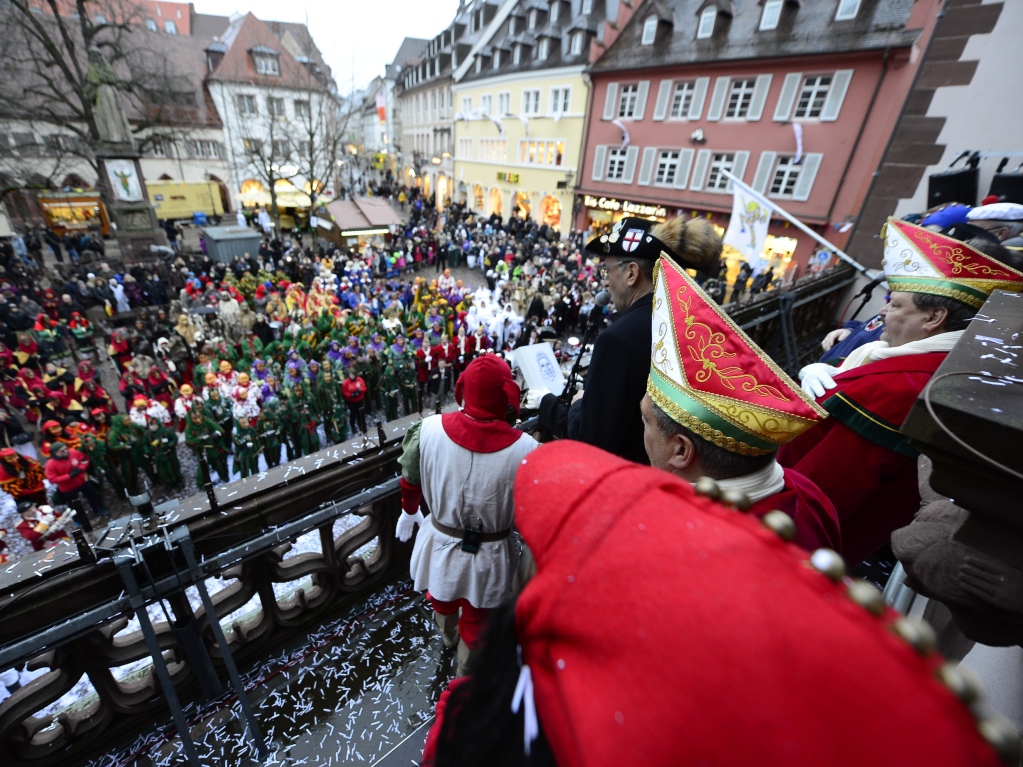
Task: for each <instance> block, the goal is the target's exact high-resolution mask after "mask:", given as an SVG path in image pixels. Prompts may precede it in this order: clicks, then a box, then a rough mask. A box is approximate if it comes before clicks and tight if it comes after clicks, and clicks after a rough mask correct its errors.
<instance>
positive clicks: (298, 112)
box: [295, 101, 312, 117]
mask: <svg viewBox="0 0 1023 767" xmlns="http://www.w3.org/2000/svg"><path fill="white" fill-rule="evenodd" d="M310 114H312V113H311V112H310V111H309V102H308V101H296V102H295V117H309V116H310Z"/></svg>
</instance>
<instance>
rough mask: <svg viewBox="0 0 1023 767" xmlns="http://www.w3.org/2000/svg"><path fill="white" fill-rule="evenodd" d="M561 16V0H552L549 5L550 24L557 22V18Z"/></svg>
mask: <svg viewBox="0 0 1023 767" xmlns="http://www.w3.org/2000/svg"><path fill="white" fill-rule="evenodd" d="M560 15H561V0H554V2H553V3H551V22H555V21H557V20H558V16H560Z"/></svg>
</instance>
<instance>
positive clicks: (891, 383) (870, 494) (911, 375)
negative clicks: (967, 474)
mask: <svg viewBox="0 0 1023 767" xmlns="http://www.w3.org/2000/svg"><path fill="white" fill-rule="evenodd" d="M945 356H946V355H945V354H944V353H941V352H933V353H930V354H912V355H909V356H905V357H891V358H889V359H884V360H879V361H877V362H872V363H870V364H868V365H862V366H860V367H857V368H853V369H852V370H849V371H847V372H843V373H841V374H839V375H837V376H835V383H836V384H837V385H838V388H836V389H832V390H831V391H829V392H828V394H826V395H825V396H824V397H822V398H821V399H822V404H823V405H824V408H825V409H826V410H827V411H828V412H829V413H830V414H831V416H832V417H831V418H829V419H828V420H827V421H825V422H824V423H821V424H818V425H817V426H815V427H814V428H813V429H810V430H809V431H806V432H804V433H803V434H801V435H800V436H798V437H796V438H795V439H794V440H792V442H790V443H789V444H787V445H785V446H783V447H782V449H781V450H780V451H779V452H778V462H779V463H781V465H782V466H784V467H786V468H792V469H795V470H796V471H798V472H799V473H800V474H802V475H804V476H805V477H807V478H808V479H810V480H811V481H812V482H813V483H814V484H816V485H817V486H818V487H819V488H820V489H821V490H822V491H823V492H824V494H825V495H826V496H827V497H828V498H830V499H831V502H832V503H834V504H835V509H836V510H837V511H838V519H839V523H840V524H841V526H842V548H841V552H842V555H843V556H844V557H845V558H846V559H848V560H849V561H850V562H859V561H861V560H862V559H864V558H865V557H868V556H870V555H871V554H872V553H873V552H874V551H876V550H877V549H879V548H880V547H881V546H884V545H885V544H886V543H887V542H888V540H889V537H890V535H891V532H892V531H893V530H896V529H898V528H900V527H904V526H905V525H908V524H909V523H910V522H911V521H912V519H913V515H914V514H915V513H916V512H917V510H918V509H919V508H920V492H919V489H918V486H917V473H916V459H917V456H918V455H919V454H918V453H917V451H916V450H914V449H913V448H912V447H910V446H909V441H908V440H907V439H906V438H905V437H904V436H903V435H902V433H901V432H900V431H899V427H900V426H901V425H902V422H903V421H904V420H906V416H907V415H908V414H909V410H910V408H911V407H912V406H913V403H914V402H915V401H916V398H917V397H918V396H919V394H920V392H921V391H923V388H924V386H926V385H927V382H928V381H929V380H930V379H931V376H932V375H933V374H934V371H935V370H937V369H938V366H939V365H940V364H941V363H942V362H943V361H944V359H945Z"/></svg>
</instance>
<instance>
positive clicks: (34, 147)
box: [12, 133, 39, 157]
mask: <svg viewBox="0 0 1023 767" xmlns="http://www.w3.org/2000/svg"><path fill="white" fill-rule="evenodd" d="M12 137H13V138H14V151H15V152H17V153H18V154H19V155H21V156H22V157H33V156H35V154H36V153H37V152H38V151H39V144H38V143H36V137H35V134H34V133H14V134H12Z"/></svg>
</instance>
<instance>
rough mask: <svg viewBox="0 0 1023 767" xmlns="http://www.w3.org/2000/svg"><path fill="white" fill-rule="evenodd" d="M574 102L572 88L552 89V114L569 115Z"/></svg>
mask: <svg viewBox="0 0 1023 767" xmlns="http://www.w3.org/2000/svg"><path fill="white" fill-rule="evenodd" d="M571 102H572V89H571V88H551V114H552V115H557V114H568V107H569V105H570V104H571Z"/></svg>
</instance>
